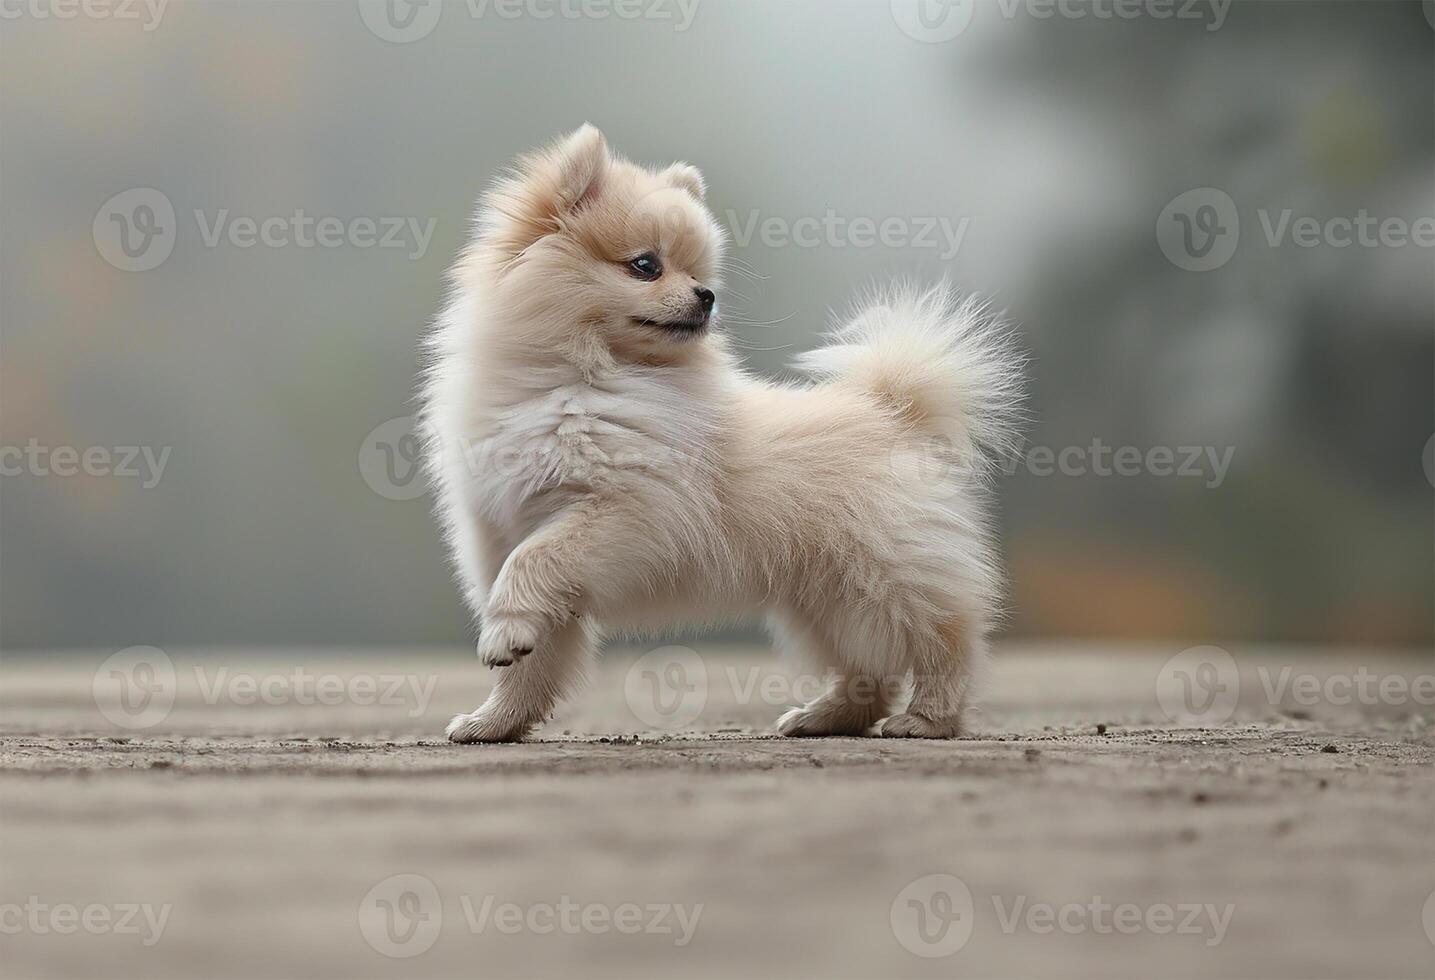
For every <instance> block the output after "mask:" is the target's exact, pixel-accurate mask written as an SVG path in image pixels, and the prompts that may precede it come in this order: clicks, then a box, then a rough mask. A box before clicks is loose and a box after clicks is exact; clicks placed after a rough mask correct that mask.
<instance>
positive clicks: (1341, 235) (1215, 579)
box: [0, 0, 1435, 650]
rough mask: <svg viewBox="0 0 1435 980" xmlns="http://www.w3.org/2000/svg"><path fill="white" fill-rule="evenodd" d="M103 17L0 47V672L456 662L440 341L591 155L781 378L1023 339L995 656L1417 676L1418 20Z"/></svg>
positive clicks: (386, 9)
mask: <svg viewBox="0 0 1435 980" xmlns="http://www.w3.org/2000/svg"><path fill="white" fill-rule="evenodd" d="M114 4H115V5H114V6H112V7H110V8H108V9H109V13H108V14H105V13H103V11H104V10H105V9H106V8H104V7H99V8H94V10H92V12H84V11H81V12H80V13H78V14H74V10H73V8H70V10H69V13H70V14H73V16H67V15H66V8H65V7H64V5H63V4H56V3H55V2H54V0H24V2H23V3H20V2H15V3H8V4H7V5H6V6H5V7H4V9H3V19H0V77H3V87H0V259H3V262H0V447H4V450H3V451H4V453H5V455H4V456H3V459H0V462H3V463H4V467H5V468H4V474H5V475H4V476H3V477H0V645H3V646H4V647H5V648H7V649H11V650H14V649H22V648H43V647H111V648H120V647H124V646H129V645H132V644H155V645H160V646H164V645H167V644H176V645H181V644H182V645H231V644H235V645H241V644H242V645H250V644H254V645H268V644H306V645H328V644H335V645H337V644H344V645H356V644H357V645H363V644H375V645H379V644H384V645H392V644H409V643H413V644H421V643H453V642H459V641H461V640H462V639H463V637H464V635H465V629H466V623H465V619H464V616H463V613H462V610H461V608H460V604H459V602H458V599H457V596H456V592H455V590H454V589H453V587H452V586H451V584H450V581H449V578H448V570H447V567H446V565H445V562H444V559H443V556H442V552H441V549H440V547H439V542H438V538H437V535H436V533H435V531H434V527H433V524H432V521H431V519H430V515H429V512H428V503H427V501H426V499H425V498H423V497H422V496H420V495H418V485H417V482H416V480H417V476H416V474H415V473H414V472H413V469H412V459H413V444H412V440H411V439H410V438H408V437H407V435H406V433H407V423H406V421H404V419H405V418H406V416H408V415H409V413H410V412H411V411H412V408H413V405H412V401H411V398H412V393H413V381H414V376H415V372H416V369H417V360H416V353H415V351H416V342H417V340H418V338H419V336H420V335H421V333H422V331H423V330H424V328H425V325H426V322H427V320H428V318H429V317H430V315H431V314H432V312H433V311H434V310H435V308H436V307H437V306H438V304H439V302H440V299H441V296H442V292H443V286H442V276H443V272H444V269H445V267H446V266H447V264H448V263H449V261H450V260H451V258H452V256H453V254H454V252H455V250H456V249H458V248H459V247H460V245H461V243H462V242H463V240H464V237H465V232H466V221H467V216H468V213H469V210H470V207H471V202H472V201H473V199H474V198H475V196H476V195H477V194H478V192H479V191H480V190H481V189H482V188H483V186H484V185H485V183H486V182H487V181H488V180H489V179H490V177H491V176H492V175H493V174H494V173H495V171H496V170H497V169H499V168H500V167H502V166H503V165H504V164H505V163H506V162H507V161H508V160H510V159H511V158H512V157H513V155H514V154H515V153H517V152H519V151H521V150H523V149H525V148H528V147H531V146H534V145H536V144H539V143H542V142H544V141H547V140H548V139H550V138H552V137H553V136H555V135H556V134H559V133H561V132H563V131H566V130H568V129H571V128H573V127H575V126H577V125H578V124H579V123H581V122H583V121H584V120H591V121H593V122H595V123H596V124H598V125H599V126H601V127H602V128H603V129H604V130H605V132H606V133H607V135H608V137H609V140H610V142H611V143H612V144H613V145H614V146H615V147H617V148H618V149H620V150H621V151H622V152H623V153H625V154H626V155H628V156H630V157H633V158H635V159H638V160H642V161H648V162H668V161H671V160H674V159H686V160H689V161H691V162H693V163H695V164H697V165H699V166H700V167H701V168H702V169H703V170H704V172H705V174H706V175H707V178H708V182H709V185H710V189H711V192H710V199H709V201H710V204H711V206H712V207H713V209H714V211H715V213H716V214H717V215H718V217H719V219H720V221H721V222H722V223H723V224H724V225H725V226H726V227H727V228H728V229H729V231H730V232H731V233H732V236H733V238H734V239H735V242H734V245H733V248H732V254H733V255H734V257H735V258H737V259H739V260H740V262H741V264H742V265H744V266H745V267H746V268H748V269H750V270H752V272H753V273H755V274H756V276H755V277H749V276H736V277H733V278H732V279H731V280H730V282H729V290H728V291H727V292H726V294H725V295H723V297H722V303H723V306H724V309H725V310H726V312H727V314H728V316H729V318H730V320H729V324H730V325H729V329H730V330H731V332H732V333H733V334H734V335H735V337H736V338H737V342H738V344H739V345H740V346H741V347H742V349H743V351H744V352H745V354H746V356H747V357H748V358H749V359H750V362H751V364H752V365H753V366H754V367H755V368H756V369H758V370H760V371H763V372H768V373H777V372H779V371H781V370H782V368H783V365H784V364H785V363H786V362H787V361H788V359H789V358H790V357H791V355H792V354H793V353H795V352H796V351H800V350H803V349H806V348H807V347H809V346H810V345H812V343H813V341H814V336H815V334H816V333H817V332H818V331H819V330H820V329H822V327H823V326H824V325H825V324H826V323H827V321H828V317H829V313H830V311H832V310H839V311H840V310H841V309H842V308H843V307H844V306H845V305H846V304H847V303H848V302H849V300H850V299H851V297H852V295H853V294H854V292H857V291H859V290H861V289H862V288H864V287H865V286H867V285H868V284H870V283H871V282H872V281H874V280H881V279H885V278H886V277H888V276H890V275H894V274H904V275H917V276H920V277H931V278H935V277H937V276H941V275H949V276H950V277H952V278H953V279H955V280H956V281H957V282H958V283H960V284H961V285H962V286H963V287H965V288H967V289H970V290H974V291H978V292H981V293H984V294H987V295H990V296H992V297H994V298H995V300H996V301H997V302H998V303H999V304H1000V305H1002V306H1004V307H1005V308H1006V309H1007V310H1008V311H1009V312H1010V315H1011V317H1012V318H1013V319H1014V320H1015V321H1016V322H1017V323H1019V324H1020V329H1021V336H1022V338H1023V342H1024V343H1025V345H1026V346H1027V348H1028V349H1029V350H1030V352H1031V355H1032V368H1031V374H1032V381H1031V392H1032V395H1031V402H1030V408H1031V411H1032V414H1033V417H1034V420H1035V421H1034V424H1033V425H1032V427H1031V430H1030V433H1029V452H1028V454H1027V455H1026V457H1024V458H1023V459H1021V460H1016V461H1014V462H1013V464H1012V465H1011V466H1010V467H1009V469H1010V470H1011V473H1010V474H1009V475H1008V476H1007V477H1006V478H1005V479H1004V480H1003V482H1002V485H1001V487H1000V491H1001V508H1002V514H1003V525H1004V527H1003V536H1004V545H1005V548H1006V551H1007V555H1008V558H1009V564H1010V569H1011V573H1012V595H1011V606H1012V615H1011V619H1010V625H1009V629H1010V630H1011V631H1012V633H1014V634H1018V635H1023V636H1093V637H1173V638H1174V637H1180V638H1190V639H1193V640H1198V641H1212V642H1215V641H1220V640H1222V639H1232V638H1252V639H1270V640H1302V641H1307V640H1308V641H1323V642H1332V643H1336V642H1340V643H1372V644H1375V643H1381V644H1399V645H1428V644H1429V643H1430V642H1431V639H1432V625H1435V611H1432V595H1435V581H1432V577H1435V560H1432V558H1435V555H1432V550H1435V533H1432V531H1435V526H1433V524H1435V522H1433V521H1432V516H1435V515H1432V509H1431V499H1432V483H1435V443H1432V441H1431V440H1432V435H1431V434H1432V431H1435V391H1432V388H1435V383H1432V382H1435V287H1432V282H1435V248H1432V247H1430V243H1431V241H1435V223H1432V221H1435V219H1432V216H1435V179H1432V177H1435V112H1432V102H1433V101H1435V99H1433V98H1432V97H1433V96H1435V5H1432V4H1429V3H1425V4H1422V3H1421V2H1419V0H1355V2H1340V0H1317V2H1304V0H1289V2H1259V0H1236V2H1234V3H1233V4H1229V5H1227V4H1225V3H1219V2H1208V0H1196V2H1194V3H1188V0H1177V2H1176V3H1174V4H1162V3H1159V2H1157V3H1154V4H1144V3H1137V4H1135V5H1131V6H1121V5H1116V6H1113V3H1112V0H1094V2H1090V3H1078V2H1076V0H1069V2H1067V3H1066V4H1065V5H1064V7H1062V8H1060V9H1056V8H1054V7H1052V6H1051V5H1049V4H1046V3H1042V2H1034V3H1027V2H1024V0H1023V2H1014V0H891V2H889V0H846V2H838V0H784V2H781V3H778V2H772V0H684V2H682V3H680V2H679V0H619V2H618V3H617V4H616V5H615V4H613V3H608V2H603V0H592V2H588V3H585V2H583V0H523V2H521V3H514V2H512V0H509V2H503V0H487V2H485V0H472V2H471V3H470V2H466V0H449V2H446V3H443V4H438V3H437V0H430V3H429V4H428V5H424V4H421V3H420V4H417V5H410V4H409V3H407V2H406V0H389V2H385V0H378V2H375V3H372V4H370V3H363V4H360V3H356V2H352V0H305V2H255V0H214V2H199V0H170V2H169V3H168V4H165V5H163V6H162V7H159V6H158V0H150V3H148V4H146V3H144V2H142V0H141V2H137V3H135V4H134V5H133V6H129V5H128V0H126V3H125V5H120V4H119V0H114ZM1133 10H1134V11H1135V16H1125V15H1124V14H1123V11H1124V12H1125V13H1130V12H1131V11H1133ZM95 11H99V12H95ZM633 14H636V16H629V15H633ZM1168 15H1169V16H1168ZM1192 191H1196V192H1197V193H1196V194H1195V195H1194V196H1192V195H1190V194H1188V192H1192ZM166 205H168V206H169V207H172V209H173V214H172V215H171V214H168V213H167V212H166V211H165V206H166ZM1286 212H1289V214H1286ZM296 215H302V217H301V218H299V219H298V220H297V222H296V220H295V216H296ZM1283 215H1285V218H1284V219H1283ZM1362 215H1368V216H1369V217H1370V219H1371V222H1374V224H1372V223H1371V222H1366V230H1367V232H1368V233H1369V236H1371V240H1369V241H1366V242H1360V241H1358V240H1357V241H1354V242H1353V243H1351V244H1349V245H1344V244H1342V243H1344V242H1345V241H1346V239H1347V233H1346V232H1344V231H1342V230H1341V227H1340V226H1338V225H1337V226H1332V225H1329V224H1328V222H1329V221H1330V220H1331V219H1340V218H1346V219H1358V218H1360V217H1361V216H1362ZM273 218H278V219H282V221H280V222H272V223H270V224H269V225H268V226H266V228H267V230H265V229H261V228H260V225H261V223H263V222H265V221H266V220H267V219H273ZM320 218H328V219H337V220H336V221H330V222H329V225H328V232H327V233H326V234H324V235H321V234H320V228H319V227H317V226H315V225H313V224H310V225H308V226H307V230H306V228H305V225H304V221H305V220H307V221H310V222H314V221H316V220H317V219H320ZM1311 218H1313V219H1316V221H1317V223H1318V224H1317V225H1316V227H1315V230H1312V229H1311V226H1310V222H1309V221H1308V220H1307V222H1306V223H1305V224H1304V225H1300V224H1299V223H1300V222H1301V221H1302V219H1311ZM356 219H357V221H356ZM390 219H397V221H398V222H399V223H400V230H399V231H397V232H394V233H392V234H391V233H390V228H392V227H393V221H392V220H390ZM1422 219H1423V221H1424V222H1426V224H1424V225H1422V224H1421V221H1422ZM366 222H372V223H373V225H374V228H373V231H372V237H373V238H374V239H379V240H382V239H383V238H384V237H385V236H386V235H387V236H388V238H389V243H392V244H393V245H394V247H390V244H380V243H379V242H375V241H371V233H370V230H369V228H368V226H367V224H366ZM1237 222H1238V223H1239V229H1238V230H1237V227H1236V223H1237ZM1381 222H1384V224H1381ZM1392 222H1394V223H1393V224H1392ZM248 223H252V226H251V225H250V224H248ZM296 225H297V226H296ZM1401 226H1404V227H1405V228H1406V229H1407V232H1408V233H1409V234H1407V236H1406V239H1407V240H1405V241H1402V240H1401V239H1400V235H1399V228H1400V227H1401ZM877 227H880V228H881V229H885V230H884V231H883V232H882V233H881V234H878V235H875V236H874V234H873V233H872V231H871V229H872V228H877ZM1299 227H1303V228H1304V229H1305V232H1304V233H1301V232H1300V231H1299V230H1298V229H1299ZM1422 228H1423V229H1424V230H1426V231H1429V232H1430V235H1431V237H1430V238H1428V239H1422V238H1421V234H1422ZM416 229H417V230H416ZM430 229H431V237H428V232H429V230H430ZM261 231H262V232H263V234H262V235H261V234H260V232H261ZM957 232H960V233H961V236H960V242H959V246H958V243H957V242H956V240H955V239H956V233H957ZM1352 234H1355V235H1356V236H1357V237H1358V235H1359V232H1358V231H1356V232H1353V233H1352ZM1412 237H1413V238H1414V239H1416V240H1409V239H1411V238H1412ZM321 238H322V239H323V240H322V241H321V240H319V239H321ZM1422 241H1423V242H1424V243H1423V244H1422ZM1232 249H1233V251H1232ZM1201 270H1204V271H1201ZM392 420H398V421H392ZM1102 446H1105V447H1108V450H1102V449H1101V448H1100V447H1102ZM129 447H133V448H134V450H135V451H136V452H137V453H138V455H137V456H135V458H134V459H132V460H128V461H127V459H126V457H128V456H130V455H132V454H131V452H130V449H129ZM1115 447H1132V452H1134V453H1136V454H1137V455H1138V456H1139V458H1140V460H1141V462H1140V463H1139V464H1132V463H1130V462H1129V461H1130V460H1131V459H1133V458H1135V457H1131V456H1130V455H1128V457H1127V459H1128V465H1127V467H1126V470H1127V471H1129V472H1130V474H1131V475H1121V474H1120V473H1118V472H1116V471H1115V470H1114V468H1113V467H1114V463H1115V460H1114V459H1113V458H1112V457H1110V456H1103V453H1104V452H1107V451H1109V450H1110V449H1114V448H1115ZM1185 447H1192V451H1195V452H1198V453H1199V456H1198V459H1199V460H1200V462H1199V463H1188V462H1187V460H1188V458H1189V457H1190V456H1191V452H1190V451H1187V450H1186V449H1185ZM146 453H147V454H148V455H146ZM1063 453H1064V455H1062V454H1063ZM1168 453H1169V455H1170V456H1171V457H1172V461H1171V462H1170V464H1167V463H1166V461H1165V460H1166V455H1167V454H1168ZM1063 459H1064V460H1065V462H1062V460H1063ZM77 460H78V462H77ZM160 460H163V468H162V470H161V469H159V467H158V463H159V461H160ZM1222 460H1224V461H1225V462H1226V463H1227V464H1228V465H1225V466H1221V465H1218V463H1219V462H1220V461H1222ZM1168 470H1173V471H1174V472H1167V471H1168ZM63 474H72V475H63Z"/></svg>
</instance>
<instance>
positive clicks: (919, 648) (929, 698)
mask: <svg viewBox="0 0 1435 980" xmlns="http://www.w3.org/2000/svg"><path fill="white" fill-rule="evenodd" d="M986 648H987V641H986V633H985V630H983V629H980V628H978V627H975V626H972V625H970V624H968V623H966V622H964V621H962V620H960V619H948V620H943V621H941V622H938V623H936V624H935V625H934V626H933V627H932V629H931V630H930V631H926V632H924V633H922V634H920V635H914V636H913V638H912V643H911V652H912V700H911V702H910V703H909V704H908V705H907V708H906V710H905V711H903V712H902V713H901V714H897V715H893V716H892V717H890V718H888V719H887V720H886V721H884V722H883V723H882V734H883V735H884V736H887V737H889V738H958V737H960V736H961V735H964V734H966V728H965V726H964V717H963V715H964V712H965V710H966V707H967V700H968V697H969V695H970V693H971V688H972V678H973V675H974V673H975V672H976V671H978V670H980V669H981V668H982V667H983V666H984V665H985V662H986V657H987V650H986Z"/></svg>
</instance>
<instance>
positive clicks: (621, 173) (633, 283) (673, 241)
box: [480, 125, 723, 358]
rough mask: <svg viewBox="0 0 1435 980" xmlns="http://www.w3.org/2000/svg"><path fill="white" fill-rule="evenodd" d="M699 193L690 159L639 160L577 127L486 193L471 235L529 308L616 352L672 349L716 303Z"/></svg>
mask: <svg viewBox="0 0 1435 980" xmlns="http://www.w3.org/2000/svg"><path fill="white" fill-rule="evenodd" d="M704 193H705V187H704V184H703V178H702V175H701V174H700V173H699V172H698V171H697V169H696V168H694V167H691V166H688V165H687V164H684V163H677V164H673V165H672V166H670V167H667V168H665V169H662V170H650V169H647V168H644V167H639V166H637V165H635V164H632V163H629V162H627V161H625V160H622V159H619V158H618V157H616V156H614V155H613V154H611V153H610V152H609V150H608V147H607V143H606V141H605V140H604V138H603V134H602V133H600V132H599V131H598V130H597V129H595V128H594V127H592V126H589V125H585V126H583V127H582V128H581V129H579V130H578V131H577V132H574V133H572V134H571V135H569V136H566V137H564V138H563V139H560V140H559V141H558V142H556V143H555V144H553V145H552V146H550V147H548V148H547V149H544V150H542V151H539V152H537V153H534V154H531V155H529V156H526V157H523V158H521V159H520V160H519V162H518V164H517V166H516V168H515V172H514V173H513V174H512V175H511V176H509V177H508V178H506V179H504V180H502V181H501V182H500V183H499V184H498V185H497V186H496V187H495V188H494V189H493V190H492V191H491V192H490V193H489V194H488V196H487V198H486V199H485V201H484V207H483V209H482V212H481V224H480V242H481V243H482V244H483V245H484V246H485V247H486V249H487V250H488V251H489V253H490V254H491V256H492V257H493V258H494V259H495V261H496V262H497V263H498V275H499V277H500V279H501V280H502V288H503V291H504V292H505V293H506V294H507V295H508V296H509V297H510V299H511V300H513V301H517V298H516V296H515V293H518V294H521V295H522V297H523V299H522V302H523V304H524V307H525V310H526V311H527V314H528V316H530V317H531V316H537V317H538V318H539V319H541V320H543V321H546V322H549V323H550V324H552V325H553V326H554V328H555V329H557V328H559V327H560V326H564V327H566V328H568V329H574V328H576V329H578V330H580V331H585V332H596V336H593V335H590V339H601V341H603V343H604V344H605V345H606V346H607V347H608V348H609V349H610V350H612V351H614V352H615V353H618V354H620V356H621V355H629V356H635V357H638V358H642V357H647V356H652V355H656V354H661V353H662V352H663V351H668V352H671V351H672V349H673V348H674V347H676V346H679V345H686V344H691V343H693V342H694V341H696V340H700V339H702V338H703V337H705V336H706V335H707V333H708V330H709V328H710V326H711V325H712V323H713V320H714V319H715V316H716V312H717V289H718V286H719V282H718V267H719V263H720V262H721V258H722V244H723V236H722V231H721V229H720V228H719V227H718V224H717V222H716V221H714V219H713V217H712V215H711V214H710V213H709V212H708V210H707V208H706V207H705V206H704V204H703V196H704Z"/></svg>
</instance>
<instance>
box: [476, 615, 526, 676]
mask: <svg viewBox="0 0 1435 980" xmlns="http://www.w3.org/2000/svg"><path fill="white" fill-rule="evenodd" d="M540 632H541V631H540V629H539V626H538V623H537V622H536V620H534V619H531V618H529V617H526V616H488V617H485V618H484V621H483V627H482V630H481V632H480V633H479V635H478V659H479V660H481V661H483V663H484V665H485V666H487V667H508V666H511V665H512V664H513V663H514V662H515V661H517V660H518V659H520V658H522V657H526V656H528V655H529V654H530V653H532V652H533V651H534V650H535V649H536V648H537V646H538V640H539V635H540Z"/></svg>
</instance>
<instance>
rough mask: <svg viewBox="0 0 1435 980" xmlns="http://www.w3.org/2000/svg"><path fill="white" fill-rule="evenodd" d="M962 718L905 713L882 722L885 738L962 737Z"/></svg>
mask: <svg viewBox="0 0 1435 980" xmlns="http://www.w3.org/2000/svg"><path fill="white" fill-rule="evenodd" d="M961 735H962V722H961V719H960V718H937V719H932V718H926V717H923V716H922V715H913V714H907V713H903V714H900V715H893V716H892V717H890V718H888V719H887V720H886V721H884V722H882V737H883V738H960V737H961Z"/></svg>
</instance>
